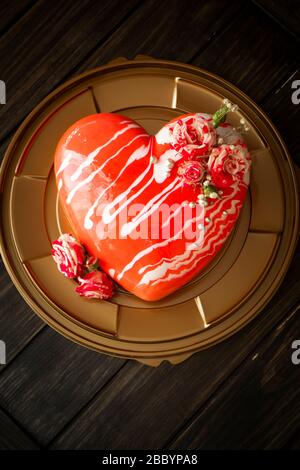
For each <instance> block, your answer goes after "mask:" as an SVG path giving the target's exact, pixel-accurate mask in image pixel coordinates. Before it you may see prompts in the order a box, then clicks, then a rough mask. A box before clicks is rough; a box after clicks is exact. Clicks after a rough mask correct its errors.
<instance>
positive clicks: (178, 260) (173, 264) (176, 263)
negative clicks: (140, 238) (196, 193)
mask: <svg viewBox="0 0 300 470" xmlns="http://www.w3.org/2000/svg"><path fill="white" fill-rule="evenodd" d="M238 189H239V186H238V184H236V185H235V187H234V191H233V192H232V193H231V194H229V195H228V196H226V197H224V198H223V200H222V202H221V204H220V205H219V206H218V207H217V208H216V209H215V210H214V211H212V212H211V213H210V217H211V218H213V217H214V215H215V214H217V213H220V214H222V209H223V207H224V205H225V203H226V202H227V201H228V199H230V198H233V197H234V196H235V194H236V193H237V191H238ZM232 202H233V205H234V204H237V203H238V200H234V199H233V200H232ZM201 217H203V213H201ZM199 218H200V217H198V220H199ZM221 218H222V216H221V217H220V218H219V219H215V220H214V222H215V224H216V223H217V222H218V221H219V220H220V219H221ZM194 220H195V219H194ZM179 233H180V232H179ZM181 233H182V232H181ZM208 235H209V232H207V235H206V239H208V238H209V236H208ZM218 235H219V234H218V233H217V234H216V238H217V237H218ZM169 240H171V239H169ZM202 240H203V231H201V232H200V236H199V238H198V239H197V240H195V241H194V242H193V243H194V244H195V250H196V246H197V244H199V243H201V242H202ZM223 241H224V240H221V242H223ZM156 245H157V244H156ZM153 246H155V245H153ZM199 251H201V248H200V247H199V246H198V250H197V251H195V252H194V253H193V254H192V251H185V252H183V253H181V254H179V255H176V256H175V257H173V258H171V259H170V260H169V261H170V263H169V270H175V269H178V268H179V267H181V265H185V264H189V263H190V262H191V261H193V259H194V258H195V257H199ZM204 252H205V250H204ZM187 257H188V258H190V259H188V260H187V261H186V258H187ZM182 262H183V264H182ZM125 268H126V267H125ZM125 268H124V269H125ZM124 269H123V271H124ZM123 271H122V272H123ZM150 272H151V271H150ZM157 272H158V270H157V269H156V273H157ZM181 273H182V272H180V273H179V274H177V275H176V276H177V277H181V275H182V274H181ZM174 275H175V274H174ZM143 278H144V279H147V278H148V277H145V276H144V277H143ZM161 280H163V279H161ZM140 282H141V281H140Z"/></svg>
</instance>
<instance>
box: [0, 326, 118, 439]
mask: <svg viewBox="0 0 300 470" xmlns="http://www.w3.org/2000/svg"><path fill="white" fill-rule="evenodd" d="M123 363H124V361H123V360H121V359H115V358H111V357H109V356H104V355H101V354H98V353H96V352H93V351H90V350H88V349H86V348H83V347H81V346H78V345H75V344H74V343H73V342H71V341H66V340H65V339H64V338H63V337H62V336H61V335H59V334H58V333H56V332H54V331H53V330H51V329H49V328H46V329H45V330H44V331H42V332H41V333H40V334H39V335H38V336H37V337H36V339H35V340H34V341H33V342H32V343H31V344H30V345H29V346H28V347H27V348H26V349H25V350H24V351H23V353H22V354H21V355H19V356H18V358H16V360H15V361H14V363H13V365H12V366H10V367H7V369H6V370H4V372H2V374H1V375H0V401H1V403H2V405H3V407H4V408H5V409H7V410H8V411H9V413H10V414H11V415H12V416H13V417H14V418H15V419H16V420H17V421H18V422H20V423H22V425H23V426H24V427H25V428H26V429H28V430H29V432H30V433H31V434H32V435H33V436H35V437H36V439H37V441H39V442H40V443H41V444H45V443H47V442H48V441H49V440H50V439H52V438H53V437H54V436H55V435H56V434H57V433H58V432H59V431H60V430H61V429H62V428H63V426H64V425H65V424H66V423H67V422H68V421H69V420H70V419H72V418H73V417H74V415H75V414H76V413H77V412H78V410H80V408H81V407H82V406H84V405H85V404H86V403H87V402H88V401H89V400H90V399H91V398H92V397H93V395H94V394H95V393H96V392H97V391H99V390H100V389H101V387H102V386H103V385H104V384H105V383H106V382H107V381H108V380H109V379H110V378H111V377H112V376H113V375H114V374H115V373H116V372H117V371H118V370H119V369H120V367H121V366H122V365H123Z"/></svg>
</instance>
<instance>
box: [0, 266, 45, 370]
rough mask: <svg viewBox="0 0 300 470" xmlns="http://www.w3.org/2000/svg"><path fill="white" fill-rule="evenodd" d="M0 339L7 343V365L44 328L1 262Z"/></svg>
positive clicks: (2, 366)
mask: <svg viewBox="0 0 300 470" xmlns="http://www.w3.org/2000/svg"><path fill="white" fill-rule="evenodd" d="M0 305H1V309H0V339H2V340H3V341H5V343H6V365H0V371H2V370H3V369H4V368H5V367H6V366H7V364H8V363H10V361H12V359H13V358H14V357H15V356H16V354H17V353H19V352H20V351H21V350H22V349H23V347H24V346H25V345H26V344H27V343H28V341H30V339H31V338H32V337H33V336H34V335H35V334H36V333H37V332H38V331H40V329H41V328H43V327H44V323H43V322H42V321H41V320H40V319H39V318H38V317H37V316H36V315H35V314H34V313H33V312H32V310H31V309H30V308H29V307H28V305H27V304H26V303H25V302H24V300H23V299H22V297H21V296H20V294H19V293H18V292H17V291H16V288H15V286H14V285H13V283H12V282H11V280H10V278H9V277H8V274H7V273H6V271H5V268H4V266H3V262H2V260H0Z"/></svg>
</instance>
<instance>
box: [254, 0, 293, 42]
mask: <svg viewBox="0 0 300 470" xmlns="http://www.w3.org/2000/svg"><path fill="white" fill-rule="evenodd" d="M254 3H255V4H256V5H258V6H259V7H261V8H262V9H263V10H264V11H265V12H266V13H267V14H268V15H269V16H270V17H271V18H272V19H274V20H275V21H276V22H277V23H279V24H280V25H281V26H283V27H284V28H285V29H286V30H287V31H288V32H289V33H292V34H294V35H295V36H296V37H297V38H299V37H300V2H299V0H285V1H284V2H280V1H278V0H256V1H255V2H254Z"/></svg>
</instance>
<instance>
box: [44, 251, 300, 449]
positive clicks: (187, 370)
mask: <svg viewBox="0 0 300 470" xmlns="http://www.w3.org/2000/svg"><path fill="white" fill-rule="evenodd" d="M299 262H300V244H299V246H298V250H297V253H296V256H295V259H294V261H293V263H292V265H291V267H290V270H289V272H288V274H287V276H286V278H285V280H284V282H283V284H282V285H281V288H280V289H279V291H278V292H277V294H276V295H275V297H274V298H273V300H272V301H271V302H270V304H269V305H268V306H267V308H265V310H264V311H263V312H262V313H261V314H260V316H259V317H258V318H257V319H256V320H254V321H253V322H251V323H250V324H249V325H248V326H247V327H246V328H244V329H243V330H241V331H240V332H239V333H237V334H235V335H234V336H232V337H231V338H229V339H228V340H226V341H223V342H222V343H220V344H218V345H217V346H215V347H213V348H210V349H208V350H205V351H202V352H201V353H198V354H195V355H194V356H192V357H191V358H190V359H189V360H187V361H186V362H184V363H182V364H180V365H177V366H171V365H170V364H162V365H161V366H160V367H159V368H158V369H149V368H147V367H145V366H142V365H139V364H135V363H133V362H129V363H127V364H126V366H125V367H124V369H122V370H121V371H120V373H119V374H118V375H117V376H116V377H115V378H114V380H113V381H112V382H111V383H110V384H109V386H107V387H106V388H105V389H104V390H103V391H102V392H101V393H100V394H99V395H98V396H97V397H95V399H94V400H93V401H92V402H91V403H90V404H89V406H88V407H87V408H86V409H85V410H84V411H83V412H82V413H81V414H80V415H79V417H78V418H77V419H76V420H75V421H74V422H73V423H71V424H70V426H69V427H67V428H66V429H65V431H64V433H62V434H61V435H60V436H58V437H57V439H55V441H54V442H53V444H52V447H53V448H56V449H73V448H76V449H77V448H78V449H79V448H80V449H105V448H107V449H132V448H133V449H134V448H142V449H156V448H160V447H163V446H168V443H169V442H172V439H173V437H174V436H176V435H177V434H178V433H179V434H180V430H181V429H182V426H184V425H185V424H186V423H188V422H189V421H190V420H191V419H193V418H192V417H193V416H194V414H195V412H196V411H197V410H198V409H199V408H200V407H201V406H204V405H205V403H206V402H207V400H208V399H209V398H210V397H213V395H214V393H215V391H216V390H217V389H218V388H220V387H221V386H222V384H223V383H226V379H227V378H228V377H229V376H230V375H231V374H232V373H233V372H234V371H235V370H236V369H237V368H238V367H239V366H240V364H242V363H243V361H244V360H245V359H246V358H247V357H248V356H249V355H250V354H254V353H255V351H256V348H257V346H258V345H259V343H260V342H261V341H262V340H263V338H265V337H267V336H268V335H269V334H270V331H272V329H273V328H274V326H275V325H276V324H277V323H278V322H280V321H281V320H282V319H283V318H284V317H285V316H286V315H287V314H288V313H289V311H290V305H295V304H297V303H298V302H299V291H300V278H299V276H298V271H299ZM237 373H238V372H237ZM116 410H118V412H117V413H116ZM229 425H230V423H228V422H227V421H225V420H224V421H223V422H222V426H223V427H224V432H225V431H226V428H227V427H228V426H229ZM104 429H105V430H106V432H105V433H104V432H103V430H104Z"/></svg>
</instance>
